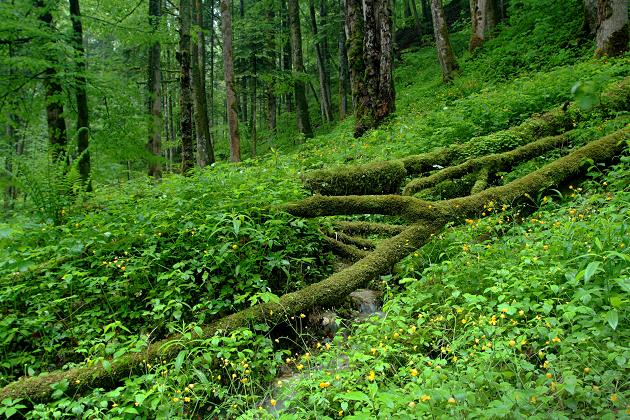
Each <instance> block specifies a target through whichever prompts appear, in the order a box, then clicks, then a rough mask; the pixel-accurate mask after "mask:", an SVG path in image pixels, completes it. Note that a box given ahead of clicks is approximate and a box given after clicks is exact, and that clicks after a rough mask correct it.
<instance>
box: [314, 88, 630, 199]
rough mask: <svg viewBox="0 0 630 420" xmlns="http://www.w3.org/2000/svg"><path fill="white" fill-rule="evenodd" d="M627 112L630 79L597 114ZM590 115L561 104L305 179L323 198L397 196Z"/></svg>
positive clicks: (606, 97) (609, 94) (608, 91)
mask: <svg viewBox="0 0 630 420" xmlns="http://www.w3.org/2000/svg"><path fill="white" fill-rule="evenodd" d="M628 109H630V76H626V77H625V78H624V79H622V80H619V81H615V82H612V83H610V84H609V85H608V86H607V87H606V88H605V89H604V91H603V92H602V94H601V95H600V104H599V105H598V106H597V107H596V108H595V109H594V111H597V112H601V113H603V114H604V115H612V114H614V113H616V112H618V111H627V110H628ZM585 116H586V113H584V112H582V111H581V110H580V108H579V107H578V106H577V105H576V104H575V103H572V104H569V105H568V106H567V105H564V106H559V107H557V108H555V109H553V110H551V111H548V112H545V113H543V114H539V115H533V116H532V117H530V118H529V119H527V120H526V121H524V122H523V123H522V124H520V125H518V126H515V127H511V128H508V129H506V130H502V131H498V132H496V133H492V134H488V135H485V136H480V137H474V138H472V139H470V140H469V141H467V142H465V143H462V144H456V145H452V146H450V147H445V148H440V149H437V150H433V151H430V152H427V153H422V154H419V155H412V156H407V157H404V158H402V159H398V160H392V161H377V162H372V163H368V164H365V165H355V166H343V167H337V168H333V169H322V170H316V171H311V172H309V173H307V174H306V175H304V181H305V184H306V188H307V189H309V190H310V191H311V192H313V193H319V194H324V195H363V194H366V195H367V194H393V193H397V192H399V191H400V189H401V188H402V183H403V182H404V179H405V177H415V176H418V175H421V174H423V173H427V172H431V171H433V170H435V169H436V166H441V167H447V166H451V165H458V164H461V163H462V162H463V161H465V160H466V159H471V158H479V157H481V156H486V155H489V154H494V153H502V152H505V151H508V150H512V149H514V148H516V147H520V146H523V145H525V144H527V143H530V142H532V141H535V140H536V139H539V138H541V137H547V136H553V135H557V134H560V133H563V132H564V131H567V130H571V129H572V128H573V127H574V125H575V124H576V123H578V122H579V121H582V120H584V119H585ZM401 167H402V169H403V170H404V174H403V173H402V172H401Z"/></svg>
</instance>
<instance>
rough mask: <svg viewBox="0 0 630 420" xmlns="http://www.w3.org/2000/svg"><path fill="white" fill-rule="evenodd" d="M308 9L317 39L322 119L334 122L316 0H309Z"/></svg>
mask: <svg viewBox="0 0 630 420" xmlns="http://www.w3.org/2000/svg"><path fill="white" fill-rule="evenodd" d="M321 1H323V0H321ZM308 9H309V12H310V17H311V30H312V32H313V37H314V38H315V54H316V59H317V73H318V76H319V95H320V97H321V101H320V110H321V113H322V119H323V120H324V121H326V122H330V121H332V120H333V116H332V106H331V104H330V95H329V92H330V88H329V87H328V86H327V84H326V70H327V69H326V63H325V56H324V45H323V43H322V41H321V40H320V39H319V38H318V34H317V18H316V16H315V0H309V2H308Z"/></svg>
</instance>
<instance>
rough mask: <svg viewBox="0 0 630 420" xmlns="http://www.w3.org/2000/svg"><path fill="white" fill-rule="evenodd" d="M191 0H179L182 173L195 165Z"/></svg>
mask: <svg viewBox="0 0 630 420" xmlns="http://www.w3.org/2000/svg"><path fill="white" fill-rule="evenodd" d="M190 2H191V0H180V1H179V21H180V27H179V52H178V60H179V66H180V74H179V88H180V97H179V108H180V109H179V112H180V121H179V124H180V129H181V136H182V169H181V171H182V174H183V175H185V174H186V173H187V172H188V171H189V170H190V169H192V168H193V167H194V165H195V163H194V162H195V161H194V157H193V141H192V136H193V132H192V131H193V121H192V108H193V101H192V89H191V75H190V73H191V64H192V60H191V54H190V43H191V36H190V23H191V22H190V21H191V3H190Z"/></svg>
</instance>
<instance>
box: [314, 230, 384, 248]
mask: <svg viewBox="0 0 630 420" xmlns="http://www.w3.org/2000/svg"><path fill="white" fill-rule="evenodd" d="M326 235H327V236H329V237H331V238H333V239H335V240H338V241H341V242H343V243H344V244H348V245H353V246H356V247H357V248H359V249H362V250H373V249H374V248H376V245H375V244H374V242H373V241H371V240H369V239H365V238H360V237H358V236H351V235H347V234H345V233H343V232H335V231H330V232H327V233H326Z"/></svg>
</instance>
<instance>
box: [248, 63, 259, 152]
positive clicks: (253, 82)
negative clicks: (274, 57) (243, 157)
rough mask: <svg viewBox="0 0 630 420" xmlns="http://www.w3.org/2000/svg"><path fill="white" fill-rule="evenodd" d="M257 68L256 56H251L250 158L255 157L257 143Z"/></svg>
mask: <svg viewBox="0 0 630 420" xmlns="http://www.w3.org/2000/svg"><path fill="white" fill-rule="evenodd" d="M257 70H258V69H257V68H256V56H255V55H253V56H252V71H253V73H254V74H253V76H252V77H250V78H249V80H250V84H251V89H250V91H251V94H252V97H251V104H252V112H251V113H250V114H251V115H250V121H249V127H250V130H249V131H250V134H251V153H252V157H256V152H257V150H256V148H257V142H258V137H257V136H258V132H257V130H256V124H257V118H256V116H257V112H258V111H257V109H256V106H257V97H256V95H257V92H256V88H257V80H256V79H257V77H258V76H257V74H256V72H257Z"/></svg>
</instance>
